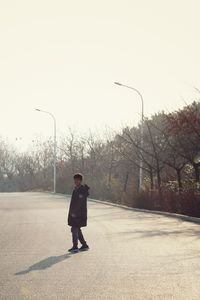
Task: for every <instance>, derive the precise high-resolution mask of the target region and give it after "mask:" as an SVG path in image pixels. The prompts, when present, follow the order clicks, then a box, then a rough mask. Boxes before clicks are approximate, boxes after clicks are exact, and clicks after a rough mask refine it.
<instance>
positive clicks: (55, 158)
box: [35, 108, 57, 194]
mask: <svg viewBox="0 0 200 300" xmlns="http://www.w3.org/2000/svg"><path fill="white" fill-rule="evenodd" d="M35 110H36V111H39V112H43V113H46V114H48V115H50V116H51V117H52V118H53V122H54V172H53V182H54V184H53V185H54V188H53V192H54V194H55V193H56V160H57V154H56V150H57V141H56V118H55V117H54V115H53V114H52V113H50V112H48V111H45V110H41V109H39V108H36V109H35Z"/></svg>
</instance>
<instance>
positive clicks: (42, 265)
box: [15, 253, 72, 275]
mask: <svg viewBox="0 0 200 300" xmlns="http://www.w3.org/2000/svg"><path fill="white" fill-rule="evenodd" d="M71 255H72V254H71V253H68V254H63V255H59V256H50V257H47V258H45V259H43V260H41V261H39V262H37V263H35V264H33V265H32V266H30V267H29V268H28V269H26V270H24V271H20V272H17V273H15V275H24V274H27V273H29V272H32V271H37V270H38V271H39V270H45V269H48V268H50V267H52V266H53V265H55V264H57V263H59V262H61V261H63V260H65V259H67V258H70V256H71Z"/></svg>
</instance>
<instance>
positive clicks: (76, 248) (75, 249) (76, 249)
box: [68, 246, 78, 253]
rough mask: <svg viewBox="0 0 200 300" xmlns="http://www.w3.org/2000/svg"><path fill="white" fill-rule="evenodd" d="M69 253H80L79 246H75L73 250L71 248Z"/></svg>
mask: <svg viewBox="0 0 200 300" xmlns="http://www.w3.org/2000/svg"><path fill="white" fill-rule="evenodd" d="M68 252H71V253H75V252H78V247H77V246H73V247H72V248H70V249H69V250H68Z"/></svg>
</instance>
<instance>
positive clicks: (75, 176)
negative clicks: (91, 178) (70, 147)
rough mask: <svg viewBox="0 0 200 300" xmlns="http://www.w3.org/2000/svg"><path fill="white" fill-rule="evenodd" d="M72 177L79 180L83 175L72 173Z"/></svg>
mask: <svg viewBox="0 0 200 300" xmlns="http://www.w3.org/2000/svg"><path fill="white" fill-rule="evenodd" d="M74 179H80V180H81V181H82V180H83V175H82V174H80V173H76V174H74Z"/></svg>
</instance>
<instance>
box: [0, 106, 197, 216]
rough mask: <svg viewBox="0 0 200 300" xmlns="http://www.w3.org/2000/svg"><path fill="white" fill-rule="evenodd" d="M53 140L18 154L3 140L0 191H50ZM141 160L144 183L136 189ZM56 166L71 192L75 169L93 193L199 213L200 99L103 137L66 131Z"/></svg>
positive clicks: (64, 189)
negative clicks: (83, 176) (140, 189)
mask: <svg viewBox="0 0 200 300" xmlns="http://www.w3.org/2000/svg"><path fill="white" fill-rule="evenodd" d="M141 126H143V140H144V142H143V143H142V144H141V130H140V129H141ZM52 143H53V142H52V140H51V139H50V140H46V141H42V140H36V141H34V143H33V145H32V147H31V148H30V150H29V151H26V152H25V153H19V152H17V151H16V150H15V149H14V147H13V146H12V145H10V144H9V143H8V142H6V141H3V140H1V141H0V159H1V163H0V179H1V180H0V189H1V191H16V190H19V191H26V190H36V189H37V190H38V189H41V190H50V189H51V188H52V173H53V152H52V151H53V147H52ZM141 159H142V161H143V172H144V182H143V191H142V192H141V193H138V176H139V164H140V163H139V162H140V160H141ZM57 171H58V177H57V188H58V192H61V193H70V191H71V188H72V179H71V178H72V174H73V173H75V172H77V171H78V172H82V173H83V174H84V175H85V180H86V181H87V182H88V184H89V185H91V187H92V189H91V196H93V197H96V198H102V199H109V200H111V201H114V202H118V203H123V204H126V205H130V206H137V207H142V208H149V209H163V210H168V211H175V212H181V213H186V214H191V215H198V216H200V199H199V193H200V103H199V102H194V103H192V104H191V105H187V106H185V107H184V108H183V109H181V110H178V111H175V112H173V113H164V112H161V113H158V114H155V115H153V116H152V117H151V118H145V120H144V123H143V124H139V125H138V126H137V127H132V128H130V127H126V128H123V130H122V131H121V132H120V133H117V134H116V133H111V132H107V133H105V134H104V136H103V137H100V136H98V135H97V134H93V133H90V134H89V135H88V136H79V134H76V133H75V132H73V131H71V130H68V132H67V133H66V135H63V136H62V137H61V138H60V141H59V144H58V162H57Z"/></svg>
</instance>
